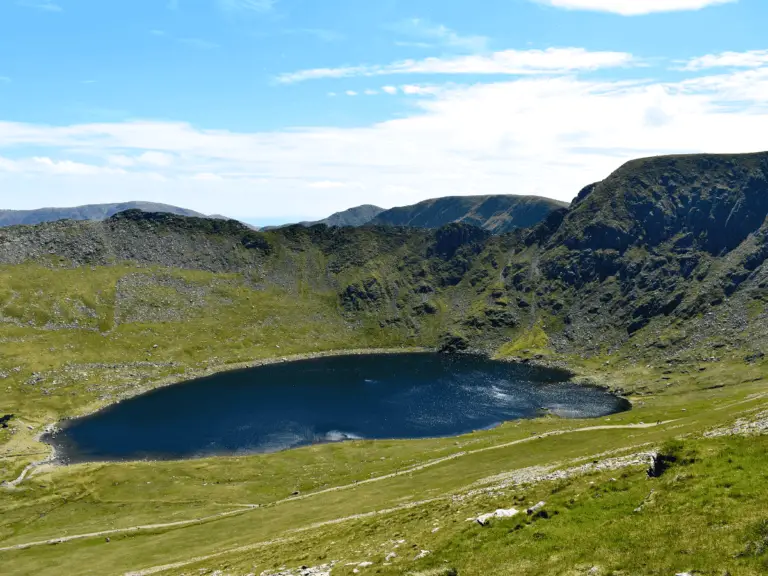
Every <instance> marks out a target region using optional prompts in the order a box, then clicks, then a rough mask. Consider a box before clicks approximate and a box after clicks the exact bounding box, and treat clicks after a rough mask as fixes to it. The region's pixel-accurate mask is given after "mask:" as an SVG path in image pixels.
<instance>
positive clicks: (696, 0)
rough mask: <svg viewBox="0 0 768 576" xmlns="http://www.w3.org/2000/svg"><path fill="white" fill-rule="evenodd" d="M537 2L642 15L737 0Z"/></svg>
mask: <svg viewBox="0 0 768 576" xmlns="http://www.w3.org/2000/svg"><path fill="white" fill-rule="evenodd" d="M533 1H534V2H538V3H539V4H546V5H548V6H554V7H555V8H565V9H567V10H588V11H592V12H611V13H613V14H620V15H622V16H643V15H645V14H652V13H656V12H682V11H686V10H701V9H702V8H707V7H709V6H716V5H719V4H730V3H733V2H738V0H533Z"/></svg>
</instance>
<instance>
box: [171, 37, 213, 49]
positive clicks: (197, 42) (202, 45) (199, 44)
mask: <svg viewBox="0 0 768 576" xmlns="http://www.w3.org/2000/svg"><path fill="white" fill-rule="evenodd" d="M176 41H177V42H178V43H179V44H183V45H184V46H189V47H191V48H198V49H200V50H215V49H216V48H219V47H220V46H219V45H218V44H216V42H210V41H209V40H203V39H202V38H178V39H177V40H176Z"/></svg>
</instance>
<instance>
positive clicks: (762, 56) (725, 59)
mask: <svg viewBox="0 0 768 576" xmlns="http://www.w3.org/2000/svg"><path fill="white" fill-rule="evenodd" d="M766 64H768V50H750V51H748V52H721V53H719V54H707V55H706V56H699V57H698V58H692V59H691V60H688V61H687V62H686V63H685V65H684V66H683V68H682V69H683V70H689V71H694V72H697V71H700V70H705V69H707V68H758V67H760V66H764V65H766Z"/></svg>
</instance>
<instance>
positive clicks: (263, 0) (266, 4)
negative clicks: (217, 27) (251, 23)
mask: <svg viewBox="0 0 768 576" xmlns="http://www.w3.org/2000/svg"><path fill="white" fill-rule="evenodd" d="M218 3H219V6H220V7H221V8H222V9H224V10H227V11H236V10H247V11H251V12H270V11H272V10H273V9H274V7H275V5H276V4H277V3H278V0H218Z"/></svg>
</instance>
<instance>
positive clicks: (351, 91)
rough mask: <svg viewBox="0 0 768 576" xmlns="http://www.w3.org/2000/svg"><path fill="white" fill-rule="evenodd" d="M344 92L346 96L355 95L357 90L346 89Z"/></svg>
mask: <svg viewBox="0 0 768 576" xmlns="http://www.w3.org/2000/svg"><path fill="white" fill-rule="evenodd" d="M344 94H346V95H347V96H357V92H355V91H354V90H347V91H346V92H344Z"/></svg>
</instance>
